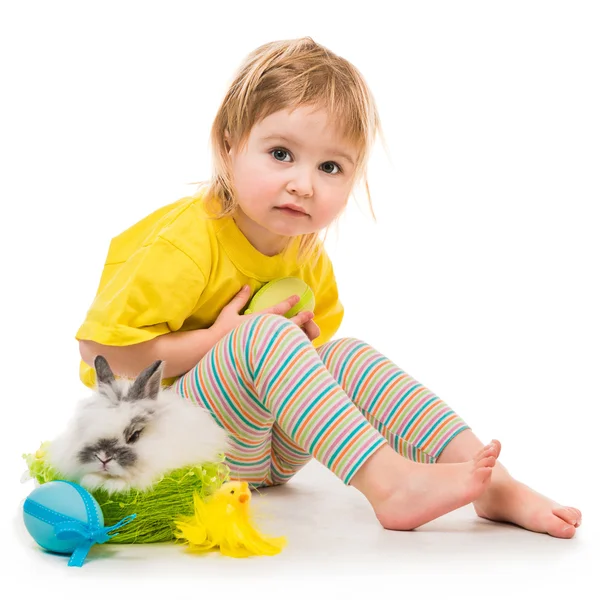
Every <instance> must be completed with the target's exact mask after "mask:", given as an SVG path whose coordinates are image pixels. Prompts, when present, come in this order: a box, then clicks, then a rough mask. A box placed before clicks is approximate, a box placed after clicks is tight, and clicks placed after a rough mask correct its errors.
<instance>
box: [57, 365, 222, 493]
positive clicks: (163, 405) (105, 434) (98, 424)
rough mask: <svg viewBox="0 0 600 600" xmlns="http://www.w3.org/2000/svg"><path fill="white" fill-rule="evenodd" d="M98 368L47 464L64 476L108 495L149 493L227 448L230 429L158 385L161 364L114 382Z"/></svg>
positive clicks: (107, 371) (104, 367)
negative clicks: (167, 477)
mask: <svg viewBox="0 0 600 600" xmlns="http://www.w3.org/2000/svg"><path fill="white" fill-rule="evenodd" d="M94 368H95V370H96V381H97V389H96V391H95V393H94V394H93V395H92V396H91V397H89V398H86V399H84V400H82V401H81V402H80V404H79V405H78V406H77V408H76V411H75V415H74V417H73V418H72V420H71V421H70V423H69V425H68V426H67V428H66V430H65V431H64V433H62V434H61V435H60V436H59V437H57V438H56V440H54V441H53V442H51V443H50V445H49V448H48V460H49V463H50V464H51V465H52V466H53V467H54V468H55V469H56V470H57V471H58V472H59V473H60V474H61V475H62V476H63V477H65V478H66V479H69V480H71V481H74V482H76V483H80V484H81V485H82V486H83V487H85V488H87V489H89V490H94V489H97V488H104V489H105V490H107V491H108V492H109V493H113V492H123V491H126V490H128V489H129V488H135V489H139V490H144V489H147V488H149V487H151V486H152V485H153V484H154V483H155V482H156V481H157V480H158V479H159V478H160V476H161V475H163V474H164V473H166V472H168V471H170V470H173V469H177V468H180V467H185V466H188V465H197V464H199V463H202V462H206V461H212V460H215V459H217V458H218V455H219V453H222V452H225V450H226V449H227V443H228V437H227V434H226V432H225V430H224V429H222V428H221V427H219V425H218V424H217V423H216V421H215V420H214V419H213V417H212V416H211V414H210V413H209V412H208V411H207V410H205V409H204V408H201V407H199V406H197V405H195V404H193V403H192V402H191V401H190V400H186V399H185V398H182V397H181V396H180V395H179V394H177V392H175V391H174V390H172V389H170V388H161V384H160V382H161V379H162V371H163V364H162V361H156V362H155V363H153V364H152V365H150V366H149V367H148V368H147V369H145V370H144V371H142V373H140V374H139V375H138V377H137V378H136V379H135V380H133V381H132V380H124V379H119V380H117V379H115V376H114V375H113V372H112V370H111V369H110V367H109V365H108V363H107V361H106V359H105V358H104V357H102V356H97V357H96V359H95V361H94Z"/></svg>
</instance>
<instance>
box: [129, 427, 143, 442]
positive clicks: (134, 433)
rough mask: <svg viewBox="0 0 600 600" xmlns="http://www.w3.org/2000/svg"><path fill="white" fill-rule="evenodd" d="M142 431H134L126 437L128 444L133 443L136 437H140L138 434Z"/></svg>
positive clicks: (136, 439)
mask: <svg viewBox="0 0 600 600" xmlns="http://www.w3.org/2000/svg"><path fill="white" fill-rule="evenodd" d="M141 433H142V431H141V430H139V431H134V432H133V433H132V434H131V435H130V436H129V437H128V438H127V443H128V444H135V442H137V441H138V439H139V438H140V434H141Z"/></svg>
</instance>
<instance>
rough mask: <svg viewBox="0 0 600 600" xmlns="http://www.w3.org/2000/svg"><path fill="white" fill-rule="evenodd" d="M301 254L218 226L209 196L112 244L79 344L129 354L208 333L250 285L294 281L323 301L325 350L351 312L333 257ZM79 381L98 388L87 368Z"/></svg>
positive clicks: (183, 203)
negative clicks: (268, 249) (185, 334)
mask: <svg viewBox="0 0 600 600" xmlns="http://www.w3.org/2000/svg"><path fill="white" fill-rule="evenodd" d="M297 247H298V240H297V241H296V242H295V243H294V244H292V246H291V247H290V249H289V251H288V252H286V253H283V254H279V255H277V256H265V255H264V254H262V253H260V252H259V251H258V250H257V249H256V248H254V246H252V244H251V243H250V242H249V241H248V240H247V238H246V237H245V236H244V234H243V233H242V232H241V231H240V229H239V228H238V227H237V225H236V223H235V221H234V220H233V219H232V218H231V217H224V218H222V219H218V220H215V219H210V218H209V217H208V215H207V213H206V210H205V208H204V204H203V200H202V197H201V196H194V197H186V198H182V199H181V200H178V201H177V202H174V203H172V204H169V205H167V206H164V207H163V208H161V209H159V210H157V211H155V212H153V213H152V214H150V215H148V216H147V217H146V218H144V219H142V220H141V221H139V222H138V223H136V224H135V225H133V226H132V227H130V228H129V229H127V230H126V231H124V232H123V233H121V234H120V235H118V236H117V237H115V238H113V239H112V241H111V243H110V247H109V250H108V256H107V259H106V262H105V265H104V269H103V271H102V276H101V279H100V285H99V287H98V291H97V293H96V297H95V299H94V301H93V303H92V305H91V307H90V309H89V311H88V313H87V316H86V319H85V321H84V323H83V324H82V325H81V327H80V328H79V330H78V331H77V334H76V336H75V337H76V338H77V339H78V340H92V341H94V342H97V343H99V344H105V345H109V346H127V345H130V344H138V343H140V342H144V341H148V340H151V339H153V338H154V337H156V336H158V335H163V334H165V333H171V332H173V331H189V330H192V329H201V328H207V327H210V326H211V325H212V324H213V323H214V322H215V320H216V319H217V317H218V315H219V313H220V312H221V310H222V309H223V308H224V306H225V305H226V304H227V303H228V302H229V301H230V300H231V299H232V298H233V296H234V295H235V294H237V293H238V292H239V290H240V289H241V287H242V286H243V285H244V284H248V285H249V286H250V288H251V292H252V294H254V293H255V292H256V291H258V289H260V288H261V287H262V286H263V285H264V284H265V283H268V282H269V281H271V280H273V279H277V278H279V277H291V276H293V277H299V278H300V279H302V280H303V281H305V282H306V283H307V284H308V285H309V286H310V287H311V288H312V290H313V292H314V294H315V300H316V303H315V309H314V313H315V317H314V321H315V323H316V324H317V325H318V326H319V328H320V329H321V334H320V336H319V337H318V338H317V339H316V340H314V341H313V344H314V346H315V347H318V346H320V345H322V344H324V343H325V342H327V341H329V340H330V339H331V338H332V337H333V335H334V334H335V332H336V331H337V329H338V328H339V326H340V323H341V321H342V317H343V314H344V309H343V307H342V305H341V303H340V301H339V298H338V291H337V285H336V282H335V277H334V273H333V267H332V264H331V261H330V259H329V257H328V256H327V254H326V252H325V250H323V251H322V252H321V254H320V256H319V258H318V259H317V260H316V261H314V260H313V262H310V261H309V260H304V261H303V262H302V263H300V262H299V261H298V259H297ZM79 374H80V377H81V380H82V381H83V383H84V384H85V385H87V386H88V387H94V385H95V372H94V369H93V368H92V367H90V366H89V365H87V364H86V363H85V362H83V361H81V363H80V370H79ZM174 380H175V378H170V379H165V380H164V382H163V383H164V384H165V385H169V384H170V383H172V382H173V381H174Z"/></svg>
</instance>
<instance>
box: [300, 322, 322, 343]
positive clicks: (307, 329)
mask: <svg viewBox="0 0 600 600" xmlns="http://www.w3.org/2000/svg"><path fill="white" fill-rule="evenodd" d="M302 329H303V330H304V333H305V334H306V336H307V337H308V339H309V340H310V341H311V342H312V341H313V340H316V339H317V338H318V337H319V336H320V335H321V330H320V329H319V326H318V325H317V324H316V323H315V322H314V321H313V320H312V319H311V320H310V321H307V322H306V323H304V326H303V327H302Z"/></svg>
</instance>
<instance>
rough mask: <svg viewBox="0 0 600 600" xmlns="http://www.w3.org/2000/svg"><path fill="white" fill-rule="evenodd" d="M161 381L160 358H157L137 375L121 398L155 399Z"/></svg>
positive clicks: (132, 400) (133, 399) (131, 400)
mask: <svg viewBox="0 0 600 600" xmlns="http://www.w3.org/2000/svg"><path fill="white" fill-rule="evenodd" d="M161 381H162V360H157V361H156V362H154V363H152V364H151V365H150V366H149V367H147V368H146V369H144V370H143V371H142V372H141V373H140V374H139V375H138V377H137V379H136V380H135V381H134V382H133V385H132V386H131V388H130V389H129V391H128V393H127V396H125V397H124V398H123V400H126V401H129V402H135V401H136V400H142V399H150V400H156V398H157V397H158V394H159V392H160V382H161Z"/></svg>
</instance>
